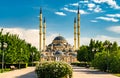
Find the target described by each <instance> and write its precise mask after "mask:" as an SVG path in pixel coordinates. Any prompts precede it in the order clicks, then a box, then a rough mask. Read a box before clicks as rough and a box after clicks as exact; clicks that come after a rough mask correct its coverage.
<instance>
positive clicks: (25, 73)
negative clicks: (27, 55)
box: [0, 67, 37, 78]
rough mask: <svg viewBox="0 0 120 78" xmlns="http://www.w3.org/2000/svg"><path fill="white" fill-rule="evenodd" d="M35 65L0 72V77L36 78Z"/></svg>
mask: <svg viewBox="0 0 120 78" xmlns="http://www.w3.org/2000/svg"><path fill="white" fill-rule="evenodd" d="M34 70H35V67H28V68H25V69H20V70H13V71H10V72H5V73H2V74H1V73H0V78H37V77H36V75H35V72H34Z"/></svg>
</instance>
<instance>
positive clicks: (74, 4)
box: [70, 3, 79, 7]
mask: <svg viewBox="0 0 120 78" xmlns="http://www.w3.org/2000/svg"><path fill="white" fill-rule="evenodd" d="M70 5H71V6H77V7H78V6H79V3H73V4H70Z"/></svg>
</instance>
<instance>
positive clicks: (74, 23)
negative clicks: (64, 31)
mask: <svg viewBox="0 0 120 78" xmlns="http://www.w3.org/2000/svg"><path fill="white" fill-rule="evenodd" d="M76 26H77V24H76V17H75V18H74V50H76V33H77V32H76V31H77V30H76Z"/></svg>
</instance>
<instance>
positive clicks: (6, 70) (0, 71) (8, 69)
mask: <svg viewBox="0 0 120 78" xmlns="http://www.w3.org/2000/svg"><path fill="white" fill-rule="evenodd" d="M8 71H10V68H7V69H4V72H8ZM0 73H2V69H0Z"/></svg>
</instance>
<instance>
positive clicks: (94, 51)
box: [92, 48, 99, 59]
mask: <svg viewBox="0 0 120 78" xmlns="http://www.w3.org/2000/svg"><path fill="white" fill-rule="evenodd" d="M98 50H99V49H98V48H93V49H92V52H93V54H94V55H93V59H94V56H95V53H96V52H97V51H98Z"/></svg>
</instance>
